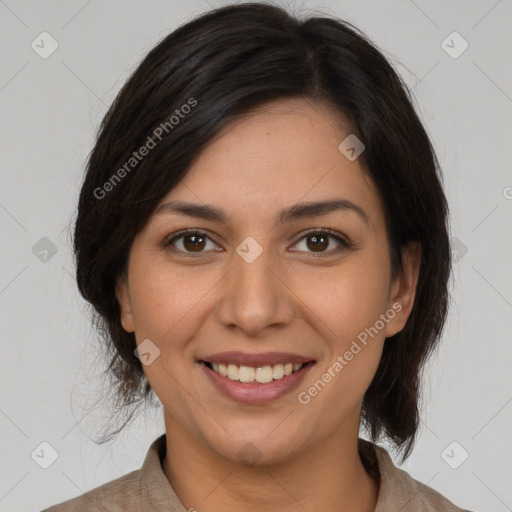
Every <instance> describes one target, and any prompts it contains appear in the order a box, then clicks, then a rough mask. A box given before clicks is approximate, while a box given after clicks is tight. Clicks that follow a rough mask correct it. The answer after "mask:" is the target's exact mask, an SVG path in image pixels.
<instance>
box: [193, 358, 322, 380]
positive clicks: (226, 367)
mask: <svg viewBox="0 0 512 512" xmlns="http://www.w3.org/2000/svg"><path fill="white" fill-rule="evenodd" d="M201 363H203V364H204V365H205V366H206V367H208V368H210V370H213V371H214V372H216V373H218V374H219V375H222V376H223V377H226V378H228V379H230V380H233V381H238V382H241V383H245V384H256V383H260V384H268V383H269V382H273V381H274V380H279V379H283V378H284V377H287V376H288V375H291V374H292V373H297V372H300V371H301V370H302V369H303V368H305V367H307V366H310V365H312V364H314V361H309V362H308V363H304V364H299V363H286V364H275V365H272V366H270V365H267V366H260V367H258V368H254V367H252V366H238V365H236V364H222V363H220V364H219V363H210V362H208V361H201Z"/></svg>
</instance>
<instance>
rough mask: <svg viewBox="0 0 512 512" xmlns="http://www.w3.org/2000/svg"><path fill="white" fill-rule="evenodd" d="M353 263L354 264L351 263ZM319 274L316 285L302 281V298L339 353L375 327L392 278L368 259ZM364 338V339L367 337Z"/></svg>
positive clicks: (381, 267)
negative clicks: (368, 329) (304, 298)
mask: <svg viewBox="0 0 512 512" xmlns="http://www.w3.org/2000/svg"><path fill="white" fill-rule="evenodd" d="M351 263H352V262H351ZM353 263H354V264H352V265H349V264H348V263H347V265H346V266H344V265H340V266H339V267H338V268H334V267H333V268H331V269H329V270H328V271H326V270H325V269H324V270H323V272H318V273H317V275H316V276H315V279H314V282H313V283H311V281H310V280H304V279H303V278H302V281H301V282H302V284H301V286H302V288H303V292H302V294H301V295H302V296H304V297H306V300H305V301H304V302H305V303H306V304H307V306H308V307H309V308H310V309H311V310H312V311H313V312H314V314H315V315H316V317H317V321H316V323H317V325H319V326H321V329H322V334H323V335H325V337H326V339H330V340H332V341H331V346H332V348H333V349H335V350H336V352H337V353H340V352H344V351H345V350H346V347H347V344H348V345H350V342H351V341H352V340H354V339H356V338H357V337H358V335H359V334H360V333H362V332H365V329H367V328H370V327H372V326H374V324H375V322H376V321H377V320H378V319H379V315H381V314H382V313H385V311H386V308H387V305H388V286H389V275H388V272H387V269H386V268H385V267H384V266H383V265H380V264H377V265H375V264H370V262H368V259H366V258H364V259H363V258H361V259H360V260H359V261H356V260H355V258H354V260H353ZM363 337H364V336H363Z"/></svg>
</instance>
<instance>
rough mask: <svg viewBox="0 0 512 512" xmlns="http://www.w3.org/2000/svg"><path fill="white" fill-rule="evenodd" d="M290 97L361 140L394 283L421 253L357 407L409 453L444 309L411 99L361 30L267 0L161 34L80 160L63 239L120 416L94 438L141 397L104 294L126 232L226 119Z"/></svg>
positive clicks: (431, 191)
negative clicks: (399, 320) (410, 297)
mask: <svg viewBox="0 0 512 512" xmlns="http://www.w3.org/2000/svg"><path fill="white" fill-rule="evenodd" d="M290 97H298V98H306V99H308V100H311V101H313V102H322V103H324V104H327V105H329V106H330V107H331V108H332V109H333V111H334V112H337V113H339V115H340V116H344V119H346V120H348V121H349V123H350V126H351V130H352V133H354V134H356V135H357V137H358V138H359V139H361V140H362V141H363V143H364V144H365V146H366V149H365V151H364V152H363V153H362V154H361V156H360V157H359V159H360V160H359V162H360V164H361V165H362V167H363V168H364V171H365V172H366V174H367V175H368V176H369V177H370V178H371V179H372V180H373V182H374V183H375V184H376V186H377V189H378V191H379V194H380V196H381V198H382V200H383V203H384V206H385V216H386V224H387V229H388V237H389V240H390V250H391V261H392V271H393V275H396V274H397V272H400V270H401V258H400V250H401V248H402V247H404V246H405V245H406V244H408V243H409V242H411V241H419V242H420V243H421V246H422V260H421V266H420V275H419V281H418V285H417V291H416V298H415V302H414V306H413V309H412V312H411V315H410V317H409V319H408V321H407V323H406V325H405V327H404V329H403V330H402V331H401V332H399V333H397V334H396V335H395V336H393V337H391V338H389V339H388V340H387V341H386V343H385V345H384V351H383V354H382V358H381V361H380V365H379V367H378V369H377V372H376V375H375V377H374V379H373V381H372V383H371V384H370V386H369V388H368V390H367V392H366V394H365V396H364V401H363V411H362V422H363V426H364V427H366V429H367V431H368V432H369V434H370V436H371V438H372V439H373V440H374V441H376V440H377V439H378V438H379V437H381V436H386V437H387V438H388V439H390V440H391V441H392V442H393V443H394V444H395V446H396V447H397V448H398V449H399V450H404V451H405V454H404V457H403V459H405V458H406V457H407V456H408V455H409V453H410V451H411V449H412V446H413V444H414V440H415V437H416V434H417V430H418V426H419V409H418V403H419V399H420V380H421V379H420V377H421V370H422V369H423V366H424V363H425V361H426V360H427V358H428V356H429V355H430V354H431V353H432V351H433V349H434V348H435V347H436V345H437V343H438V341H439V339H440V335H441V332H442V329H443V326H444V323H445V317H446V314H447V304H448V289H447V288H448V280H449V276H450V270H451V260H450V247H449V237H448V207H447V202H446V198H445V195H444V193H443V189H442V185H441V179H442V178H441V174H440V171H439V164H438V161H437V158H436V156H435V152H434V150H433V147H432V145H431V142H430V140H429V137H428V135H427V133H426V131H425V129H424V127H423V125H422V123H421V121H420V120H419V118H418V116H417V114H416V112H415V109H414V106H413V97H412V95H411V93H410V91H409V90H408V88H407V86H406V85H405V84H404V83H403V81H402V80H401V78H400V77H399V75H398V74H397V73H396V72H395V71H394V69H393V67H392V66H391V64H390V63H389V62H388V60H387V59H386V58H385V57H384V55H383V54H382V53H381V51H379V50H378V49H377V48H376V46H375V45H374V44H373V43H371V42H370V41H369V40H368V38H367V37H366V36H365V35H364V34H363V33H362V32H361V31H360V30H358V29H357V28H356V27H354V26H352V25H351V24H349V23H348V22H345V21H342V20H339V19H336V18H330V17H325V16H320V17H318V16H310V17H307V18H304V19H301V18H300V17H299V16H295V15H292V14H291V13H289V12H286V11H285V10H284V9H282V8H280V7H276V6H274V5H270V4H267V3H245V4H236V5H230V6H225V7H222V8H219V9H214V10H212V11H209V12H207V13H205V14H203V15H200V16H198V17H197V18H195V19H194V20H192V21H190V22H188V23H186V24H185V25H183V26H181V27H179V28H178V29H176V30H175V31H173V32H172V33H170V34H169V35H168V36H167V37H165V38H164V39H163V40H162V41H161V42H160V43H158V44H157V45H156V46H155V47H154V48H153V49H152V50H151V51H150V52H149V53H148V55H147V56H146V57H145V58H144V59H143V60H142V62H141V63H140V65H139V66H138V67H137V68H136V69H135V71H134V72H133V74H132V75H131V76H130V78H129V79H128V81H127V82H126V84H125V85H124V86H123V87H122V89H121V91H120V92H119V94H118V95H117V97H116V99H115V101H114V102H113V104H112V106H111V107H110V109H109V110H108V112H107V114H106V115H105V117H104V119H103V121H102V124H101V127H100V130H99V133H98V136H97V140H96V143H95V146H94V148H93V150H92V152H91V154H90V155H89V159H88V162H87V168H86V173H85V180H84V183H83V187H82V190H81V193H80V199H79V205H78V214H77V219H76V225H75V232H74V250H75V257H76V268H77V270H76V277H77V282H78V287H79V290H80V293H81V294H82V296H83V297H84V298H85V299H86V300H87V301H88V302H89V303H90V304H91V305H92V306H93V308H94V317H95V324H96V326H97V327H98V328H99V330H100V333H101V334H102V335H103V338H104V341H105V344H104V347H105V349H106V351H107V354H108V356H109V366H108V369H107V371H106V374H107V375H109V376H110V377H111V389H113V390H114V393H113V396H114V409H115V410H117V413H119V414H120V415H122V416H123V418H124V423H123V424H122V425H121V427H120V428H118V429H117V430H116V431H115V432H111V433H110V434H109V435H108V436H106V437H105V438H103V441H102V442H105V440H108V439H111V438H112V437H113V436H114V435H117V433H119V432H120V431H121V430H122V429H123V428H124V427H125V426H126V425H127V424H128V423H129V422H130V421H131V420H132V419H133V418H134V413H135V412H136V410H137V408H138V406H139V405H141V403H147V402H148V401H149V400H152V399H154V396H152V394H153V392H152V389H151V387H150V385H149V382H148V381H147V379H146V377H145V375H144V372H143V369H142V365H141V362H140V361H139V359H138V358H137V357H136V355H135V353H134V350H135V348H136V344H135V337H134V334H133V333H127V332H126V331H124V330H123V328H122V326H121V323H120V310H119V304H118V301H117V300H116V295H115V290H116V283H117V281H118V279H119V277H120V276H121V275H123V273H124V271H125V270H126V263H127V256H128V254H129V251H130V247H131V244H132V241H133V239H134V237H135V235H136V234H137V233H138V232H139V230H141V229H142V228H143V227H144V225H145V224H146V222H147V220H148V219H149V217H150V216H151V214H152V213H153V211H154V209H155V207H156V206H157V205H158V204H159V202H160V201H161V200H162V199H163V197H164V196H165V195H166V194H167V193H168V192H169V191H170V190H171V189H173V187H174V186H176V184H177V183H178V182H179V181H180V180H181V179H182V178H183V177H184V175H185V174H186V173H187V170H188V169H189V168H190V166H191V165H192V164H193V162H194V160H195V159H196V158H197V157H198V155H199V154H200V153H201V151H202V149H203V148H204V147H205V145H206V144H207V143H208V142H209V141H211V140H212V138H213V137H214V136H215V135H216V134H217V133H218V132H219V130H220V129H221V128H222V127H223V126H225V125H226V123H228V122H230V121H232V120H234V119H236V118H237V116H240V115H243V114H244V113H247V112H249V111H250V110H251V109H252V108H254V107H257V106H260V105H261V104H262V103H264V102H266V101H268V100H273V99H278V98H290ZM185 106H187V107H186V108H185ZM142 147H146V148H147V151H142V150H141V148H142ZM134 152H135V153H134ZM143 152H144V156H143V157H142V153H143ZM135 155H136V156H135ZM139 157H140V158H139ZM291 178H292V176H291ZM153 395H154V394H153Z"/></svg>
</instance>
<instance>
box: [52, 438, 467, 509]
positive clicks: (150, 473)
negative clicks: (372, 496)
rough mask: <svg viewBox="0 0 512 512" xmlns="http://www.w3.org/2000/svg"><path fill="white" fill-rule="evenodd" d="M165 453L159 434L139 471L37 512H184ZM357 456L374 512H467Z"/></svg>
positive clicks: (369, 446)
mask: <svg viewBox="0 0 512 512" xmlns="http://www.w3.org/2000/svg"><path fill="white" fill-rule="evenodd" d="M165 452H166V437H165V434H162V435H161V436H160V437H158V438H157V439H155V441H153V443H152V444H151V446H150V447H149V450H148V452H147V455H146V458H145V460H144V463H143V465H142V467H141V468H140V469H137V470H135V471H132V472H131V473H128V474H126V475H124V476H121V477H119V478H117V479H115V480H112V481H110V482H107V483H105V484H103V485H101V486H99V487H96V488H95V489H92V490H90V491H88V492H86V493H85V494H83V495H81V496H79V497H77V498H73V499H71V500H68V501H65V502H63V503H60V504H58V505H55V506H53V507H50V508H47V509H45V510H43V511H42V512H114V511H115V512H187V509H186V508H185V507H184V506H183V505H182V503H181V502H180V500H179V499H178V497H177V496H176V493H175V492H174V490H173V488H172V486H171V484H170V483H169V481H168V480H167V477H166V476H165V473H164V472H163V470H162V461H163V459H164V457H165ZM359 453H360V455H361V458H362V460H363V462H364V465H365V467H366V468H367V470H368V471H369V472H370V474H372V475H374V476H375V477H376V478H377V481H379V480H380V485H379V497H378V501H377V507H376V508H375V512H434V511H435V512H469V511H464V510H463V509H461V508H459V507H456V506H455V505H454V504H453V503H452V502H450V501H448V500H447V499H446V498H444V497H443V496H442V495H441V494H439V493H438V492H437V491H435V490H434V489H432V488H430V487H427V486H425V485H424V484H422V483H420V482H418V481H417V480H414V479H413V478H412V477H411V476H410V475H409V474H408V473H406V472H405V471H403V470H401V469H399V468H397V467H396V466H395V465H394V463H393V461H392V460H391V457H390V456H389V454H388V452H387V451H386V450H385V449H384V448H382V447H380V446H377V445H375V444H373V443H370V442H368V441H366V440H364V439H359ZM194 510H195V509H193V508H191V509H189V511H190V512H194ZM198 512H199V511H198Z"/></svg>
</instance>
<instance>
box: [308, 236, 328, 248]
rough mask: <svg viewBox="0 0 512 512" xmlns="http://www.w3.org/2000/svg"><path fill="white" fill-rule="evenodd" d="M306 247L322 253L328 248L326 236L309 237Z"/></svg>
mask: <svg viewBox="0 0 512 512" xmlns="http://www.w3.org/2000/svg"><path fill="white" fill-rule="evenodd" d="M307 239H308V243H307V246H308V248H309V249H311V250H312V251H317V250H319V251H323V250H325V249H327V247H328V246H329V237H328V236H326V235H309V236H308V237H307Z"/></svg>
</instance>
